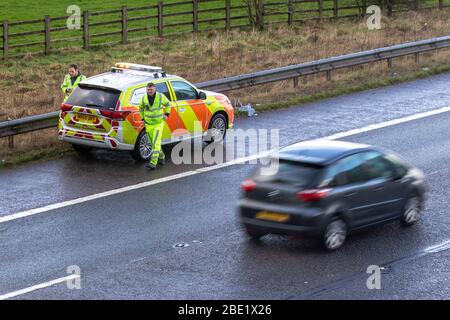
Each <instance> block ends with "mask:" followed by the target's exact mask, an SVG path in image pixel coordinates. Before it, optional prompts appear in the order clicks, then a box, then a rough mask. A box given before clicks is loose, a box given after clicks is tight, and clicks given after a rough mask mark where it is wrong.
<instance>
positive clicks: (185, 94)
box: [172, 81, 198, 100]
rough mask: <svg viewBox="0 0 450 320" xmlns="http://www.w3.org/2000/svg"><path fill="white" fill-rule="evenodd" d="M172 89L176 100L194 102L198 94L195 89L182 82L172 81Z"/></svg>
mask: <svg viewBox="0 0 450 320" xmlns="http://www.w3.org/2000/svg"><path fill="white" fill-rule="evenodd" d="M172 87H173V90H174V91H175V95H176V96H177V100H196V99H198V93H197V90H195V88H193V87H192V86H191V85H189V84H188V83H186V82H183V81H172Z"/></svg>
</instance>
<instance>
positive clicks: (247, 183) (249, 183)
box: [241, 179, 256, 192]
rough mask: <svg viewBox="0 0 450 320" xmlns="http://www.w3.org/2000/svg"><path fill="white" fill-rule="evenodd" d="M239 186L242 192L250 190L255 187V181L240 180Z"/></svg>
mask: <svg viewBox="0 0 450 320" xmlns="http://www.w3.org/2000/svg"><path fill="white" fill-rule="evenodd" d="M241 188H242V190H243V191H244V192H250V191H252V190H253V189H255V188H256V182H255V181H253V180H252V179H247V180H244V181H242V183H241Z"/></svg>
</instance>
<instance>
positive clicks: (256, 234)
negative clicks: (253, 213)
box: [245, 226, 267, 241]
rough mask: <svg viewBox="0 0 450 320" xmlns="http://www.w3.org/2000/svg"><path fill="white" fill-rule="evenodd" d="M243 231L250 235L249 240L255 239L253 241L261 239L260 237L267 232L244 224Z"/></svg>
mask: <svg viewBox="0 0 450 320" xmlns="http://www.w3.org/2000/svg"><path fill="white" fill-rule="evenodd" d="M245 233H246V234H247V235H248V236H249V237H250V239H251V240H255V241H257V240H259V239H261V237H263V236H265V235H266V234H267V233H265V232H263V231H261V230H258V229H255V228H252V227H249V226H245Z"/></svg>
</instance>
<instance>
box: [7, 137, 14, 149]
mask: <svg viewBox="0 0 450 320" xmlns="http://www.w3.org/2000/svg"><path fill="white" fill-rule="evenodd" d="M8 148H10V149H14V136H9V137H8Z"/></svg>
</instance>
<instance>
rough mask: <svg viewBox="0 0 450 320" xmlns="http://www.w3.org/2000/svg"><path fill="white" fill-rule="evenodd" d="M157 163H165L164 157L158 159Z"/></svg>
mask: <svg viewBox="0 0 450 320" xmlns="http://www.w3.org/2000/svg"><path fill="white" fill-rule="evenodd" d="M158 164H160V165H162V166H163V165H165V164H166V159H164V158H162V159H158Z"/></svg>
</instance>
